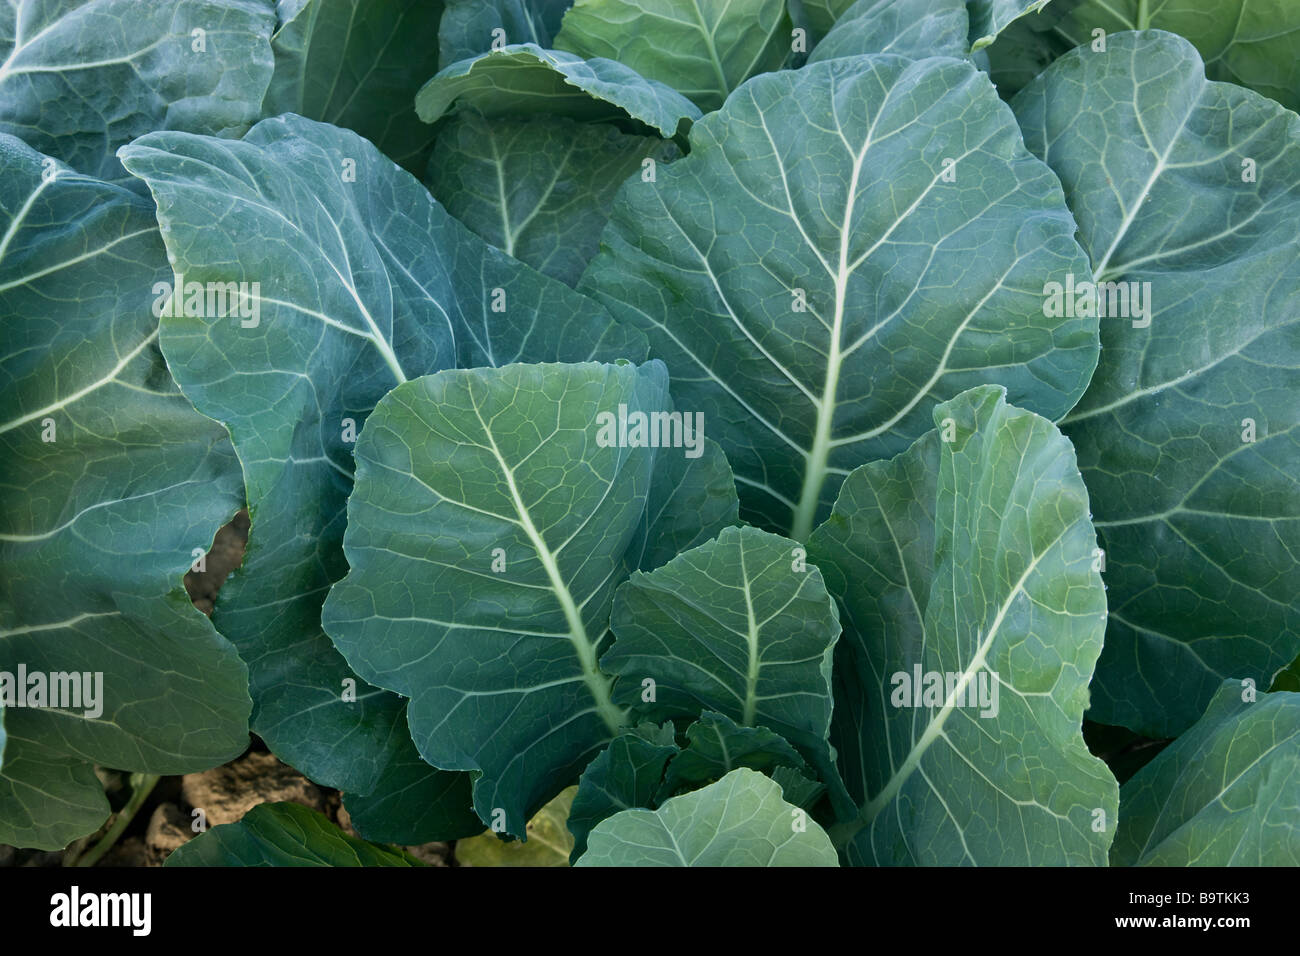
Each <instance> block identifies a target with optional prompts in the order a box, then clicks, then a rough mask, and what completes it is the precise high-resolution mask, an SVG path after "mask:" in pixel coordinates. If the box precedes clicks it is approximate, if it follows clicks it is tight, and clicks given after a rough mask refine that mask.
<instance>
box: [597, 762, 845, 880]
mask: <svg viewBox="0 0 1300 956" xmlns="http://www.w3.org/2000/svg"><path fill="white" fill-rule="evenodd" d="M574 865H575V866H838V865H839V861H838V860H837V858H836V855H835V848H834V847H832V846H831V841H830V838H829V837H828V836H827V835H826V831H825V830H823V829H822V828H821V827H819V826H818V825H817V824H816V823H815V822H814V821H812V820H809V819H808V818H807V816H806V815H805V814H804V811H802V810H800V809H799V808H797V807H792V806H791V805H790V804H788V803H786V802H785V801H784V800H783V799H781V788H780V787H779V786H777V785H776V784H775V783H773V782H772V781H771V780H769V779H768V778H767V777H764V776H763V775H762V774H761V773H757V772H756V771H753V770H746V769H744V768H741V769H739V770H733V771H732V772H731V773H729V774H727V775H726V776H725V777H723V778H722V779H721V780H719V781H718V782H717V783H713V784H710V785H709V786H707V787H704V788H703V789H700V790H696V791H693V792H692V793H687V794H683V795H682V796H680V797H674V798H673V799H671V800H668V801H667V802H665V803H664V805H663V806H662V807H660V808H659V809H658V810H624V811H622V812H621V813H616V814H615V815H614V816H612V817H610V818H609V819H607V820H603V821H601V822H600V823H599V824H597V825H596V827H595V829H593V830H592V831H591V833H590V834H589V836H588V840H587V852H586V853H584V854H583V855H582V856H581V857H580V858H579V859H578V862H577V863H576V864H574Z"/></svg>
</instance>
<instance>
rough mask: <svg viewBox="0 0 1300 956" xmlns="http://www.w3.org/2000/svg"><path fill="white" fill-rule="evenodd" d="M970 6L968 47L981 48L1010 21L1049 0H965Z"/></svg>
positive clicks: (1042, 5) (1045, 3)
mask: <svg viewBox="0 0 1300 956" xmlns="http://www.w3.org/2000/svg"><path fill="white" fill-rule="evenodd" d="M966 2H967V5H968V6H969V7H970V48H971V49H972V50H982V49H984V48H985V47H986V46H988V45H989V44H990V43H992V42H993V41H994V40H995V39H996V38H997V36H998V34H999V33H1001V32H1002V31H1003V30H1005V29H1006V28H1007V27H1008V26H1010V25H1011V23H1012V22H1013V21H1015V20H1018V19H1020V18H1021V17H1023V16H1025V15H1026V14H1033V13H1037V12H1038V11H1040V10H1042V9H1043V7H1045V6H1047V5H1048V3H1049V2H1050V0H966Z"/></svg>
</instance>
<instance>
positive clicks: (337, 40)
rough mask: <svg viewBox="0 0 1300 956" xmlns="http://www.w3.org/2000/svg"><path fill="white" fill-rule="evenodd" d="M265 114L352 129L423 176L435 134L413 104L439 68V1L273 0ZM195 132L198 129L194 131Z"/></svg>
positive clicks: (440, 12) (440, 13)
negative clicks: (274, 11) (275, 14)
mask: <svg viewBox="0 0 1300 956" xmlns="http://www.w3.org/2000/svg"><path fill="white" fill-rule="evenodd" d="M276 6H277V12H278V14H279V17H280V24H279V26H278V27H277V28H276V31H275V35H274V36H273V37H272V38H271V49H272V50H273V51H274V53H275V73H274V74H273V75H272V77H271V85H270V88H269V89H268V90H267V91H266V101H265V103H264V104H263V112H264V114H265V115H267V116H275V115H276V114H279V113H301V114H302V115H303V116H306V117H308V118H310V119H314V120H323V121H324V122H327V123H333V124H334V125H336V126H346V127H347V128H348V129H352V130H355V131H356V132H358V133H360V134H361V135H362V136H364V137H366V138H367V139H369V140H370V141H371V142H372V143H374V144H375V145H376V146H378V147H379V148H380V149H381V150H382V151H383V152H384V154H385V155H387V156H388V157H390V158H391V159H394V160H396V161H397V162H398V163H401V164H402V165H403V166H405V167H406V168H407V169H409V170H411V171H412V172H414V173H422V172H423V171H424V164H425V162H426V161H427V159H428V155H429V147H430V146H431V145H432V143H433V131H432V130H430V129H429V127H428V126H427V125H425V124H424V123H421V122H420V119H419V117H418V116H416V115H415V110H414V109H413V108H412V106H411V101H412V99H414V97H415V93H416V91H417V90H419V88H420V87H421V86H422V85H423V84H424V81H425V80H426V79H428V77H429V74H430V73H433V72H436V71H437V69H438V51H437V49H436V48H435V46H434V44H433V42H432V41H433V38H434V37H435V36H437V34H438V21H439V19H440V17H441V16H442V0H278V2H277V4H276ZM196 132H202V131H201V130H197V131H196Z"/></svg>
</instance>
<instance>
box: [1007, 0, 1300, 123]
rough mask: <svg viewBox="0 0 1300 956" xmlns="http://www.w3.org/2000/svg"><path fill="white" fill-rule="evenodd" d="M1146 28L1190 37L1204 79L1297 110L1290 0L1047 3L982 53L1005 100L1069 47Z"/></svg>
mask: <svg viewBox="0 0 1300 956" xmlns="http://www.w3.org/2000/svg"><path fill="white" fill-rule="evenodd" d="M1148 29H1150V30H1168V31H1169V32H1170V33H1177V34H1179V35H1181V36H1183V37H1186V38H1187V39H1188V40H1190V41H1191V43H1192V44H1193V45H1194V46H1195V47H1196V49H1197V50H1198V51H1200V54H1201V56H1202V57H1203V58H1204V60H1205V71H1206V73H1208V74H1209V77H1210V79H1212V80H1224V81H1227V82H1231V83H1236V84H1239V85H1241V86H1245V87H1247V88H1249V89H1252V90H1255V91H1256V92H1257V93H1262V94H1263V95H1265V96H1268V97H1271V98H1273V99H1274V100H1277V101H1278V102H1279V103H1281V104H1282V105H1283V106H1285V107H1287V108H1288V109H1292V110H1294V109H1297V108H1300V5H1297V4H1295V3H1293V2H1292V0H1234V2H1232V3H1206V2H1205V0H1156V2H1149V0H1052V2H1051V3H1050V4H1049V5H1048V6H1047V7H1046V8H1045V9H1044V10H1043V11H1042V12H1041V13H1039V14H1037V15H1036V16H1031V17H1026V18H1025V19H1024V20H1020V21H1018V22H1017V23H1015V24H1013V25H1012V26H1011V27H1010V29H1008V30H1007V31H1006V32H1005V33H1004V34H1003V35H1002V36H1000V37H999V38H998V40H997V42H996V43H995V44H994V45H993V46H992V47H991V48H990V49H989V51H988V52H989V59H990V61H991V62H990V70H991V73H992V76H993V79H994V81H995V82H996V83H997V84H998V88H999V89H1000V90H1002V91H1003V93H1004V94H1006V95H1008V96H1010V95H1012V94H1014V93H1015V92H1017V91H1018V90H1020V89H1021V88H1022V87H1024V86H1025V85H1026V84H1028V83H1029V81H1030V80H1032V79H1033V78H1034V77H1035V76H1036V75H1037V74H1038V73H1039V72H1041V71H1042V70H1043V69H1044V68H1046V67H1047V65H1048V64H1049V63H1051V62H1052V61H1053V60H1055V59H1056V58H1057V57H1059V56H1061V55H1062V54H1064V53H1066V52H1068V51H1069V50H1072V49H1074V48H1075V47H1076V46H1079V45H1081V44H1087V45H1088V46H1089V47H1091V45H1092V44H1093V43H1096V42H1098V41H1100V40H1102V39H1103V38H1104V37H1105V36H1106V35H1108V34H1113V33H1120V32H1123V31H1126V30H1148ZM1095 31H1100V33H1098V32H1095Z"/></svg>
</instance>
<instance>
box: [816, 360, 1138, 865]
mask: <svg viewBox="0 0 1300 956" xmlns="http://www.w3.org/2000/svg"><path fill="white" fill-rule="evenodd" d="M934 421H935V424H936V425H937V426H939V430H936V431H932V432H930V433H929V434H927V435H925V436H924V437H923V438H922V439H920V440H919V441H918V442H916V444H914V445H913V446H912V447H911V448H910V449H908V451H907V452H905V453H903V454H901V455H899V456H897V457H896V458H894V459H892V460H891V461H885V462H875V463H872V464H869V465H864V466H863V467H862V468H859V469H858V470H857V471H855V472H854V473H853V474H852V475H850V476H849V479H848V480H847V481H846V482H845V483H844V487H843V488H842V489H841V491H840V497H839V500H838V501H837V502H836V504H835V510H834V512H833V514H832V515H831V517H830V519H829V520H828V521H827V522H826V523H825V524H824V525H822V526H821V527H820V528H818V529H817V531H816V532H815V533H814V534H813V537H812V539H811V541H810V542H809V545H808V552H809V560H810V561H814V562H815V563H816V564H817V566H818V567H819V568H821V569H822V573H823V574H825V575H826V582H827V586H828V587H829V588H830V590H831V592H832V593H833V594H835V596H836V597H837V598H838V599H839V601H840V604H841V609H842V612H843V614H844V621H845V625H844V637H843V639H842V640H841V641H840V650H839V651H838V652H837V654H836V661H835V667H836V672H835V677H836V695H835V726H834V731H833V735H832V741H833V742H834V743H835V745H836V747H837V748H838V749H839V752H840V768H841V770H842V772H843V775H844V781H845V783H846V784H847V785H848V788H849V791H850V792H851V793H852V795H853V797H854V798H855V799H856V800H857V801H858V802H859V804H860V806H861V814H860V816H859V819H858V821H857V823H856V824H855V825H853V826H851V827H847V828H846V832H845V837H846V838H847V837H850V836H851V837H852V839H851V842H849V843H848V845H847V847H846V850H845V852H846V854H847V858H848V859H849V861H850V862H853V863H855V864H876V865H922V866H935V865H950V864H951V865H962V864H964V865H1004V866H1005V865H1044V864H1048V865H1064V864H1072V865H1074V864H1084V865H1088V864H1092V865H1097V864H1104V863H1105V861H1106V851H1107V848H1108V846H1109V843H1110V841H1111V839H1112V837H1113V834H1114V820H1115V812H1116V804H1117V798H1118V786H1117V785H1116V783H1115V780H1114V778H1113V777H1112V776H1111V774H1110V772H1109V771H1108V770H1107V769H1106V765H1105V764H1104V763H1102V762H1101V761H1100V760H1098V759H1097V758H1096V757H1093V756H1092V755H1091V754H1089V753H1088V750H1087V748H1086V746H1085V745H1084V741H1083V737H1082V734H1081V732H1080V728H1081V724H1082V720H1083V710H1084V708H1085V707H1086V706H1087V703H1088V680H1089V677H1090V676H1091V674H1092V669H1093V665H1094V663H1095V662H1096V659H1097V655H1098V654H1099V653H1100V652H1101V646H1102V633H1103V631H1104V630H1105V617H1106V595H1105V592H1104V589H1103V588H1102V583H1101V576H1100V575H1099V574H1098V573H1097V572H1095V571H1093V570H1092V562H1093V549H1094V545H1095V538H1094V535H1093V530H1092V525H1091V523H1090V522H1089V521H1088V495H1087V491H1086V490H1085V489H1084V486H1083V481H1082V479H1081V478H1080V476H1079V472H1078V468H1077V467H1076V465H1075V461H1074V453H1073V451H1072V449H1071V448H1070V443H1069V442H1068V441H1066V440H1065V439H1064V438H1063V437H1062V436H1061V434H1060V433H1059V432H1058V431H1057V430H1056V428H1055V427H1054V426H1053V425H1052V424H1051V423H1050V422H1048V421H1046V420H1044V419H1042V418H1040V417H1038V416H1037V415H1034V414H1031V413H1029V412H1026V411H1023V410H1021V409H1017V408H1012V407H1011V406H1009V405H1007V404H1006V402H1005V399H1004V394H1003V392H1002V390H1001V389H999V388H996V387H992V386H985V387H981V388H977V389H972V390H970V391H969V392H966V393H964V394H962V395H959V396H958V397H957V398H955V399H953V400H952V401H950V402H947V403H945V404H943V405H940V406H938V407H937V408H936V409H935V410H934ZM945 421H947V422H949V423H950V424H948V425H946V426H945V424H944V423H945ZM944 430H947V432H948V435H949V437H950V438H951V439H952V440H951V441H944V440H941V435H942V432H943V431H944ZM917 669H919V670H920V671H921V673H922V678H923V680H922V682H921V683H920V685H919V686H917V687H916V689H915V694H914V695H906V696H904V695H903V693H902V691H903V690H904V689H905V685H904V684H903V683H902V680H901V679H900V676H899V675H902V678H904V679H906V680H907V681H908V685H911V684H913V683H915V682H914V675H915V672H916V670H917ZM931 673H933V674H937V675H940V678H939V679H940V680H941V682H942V684H941V687H940V688H939V690H940V693H939V694H938V695H936V696H934V697H932V698H929V699H927V698H926V697H925V696H924V695H923V694H922V689H923V688H924V686H925V677H924V675H926V674H931ZM949 675H952V676H951V678H950V677H949ZM950 681H951V682H950ZM995 687H996V688H997V697H996V698H994V697H993V689H994V688H995ZM994 700H996V705H995V704H994ZM1097 813H1102V814H1104V816H1102V817H1098V816H1097ZM1098 819H1100V820H1101V825H1102V826H1101V829H1100V830H1098V831H1095V830H1094V829H1093V825H1094V822H1095V821H1097V820H1098Z"/></svg>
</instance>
